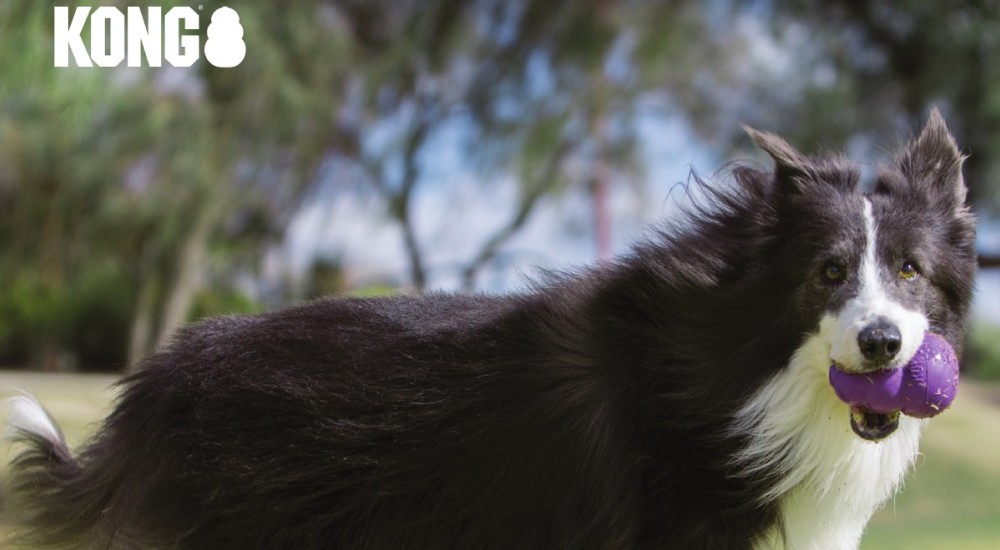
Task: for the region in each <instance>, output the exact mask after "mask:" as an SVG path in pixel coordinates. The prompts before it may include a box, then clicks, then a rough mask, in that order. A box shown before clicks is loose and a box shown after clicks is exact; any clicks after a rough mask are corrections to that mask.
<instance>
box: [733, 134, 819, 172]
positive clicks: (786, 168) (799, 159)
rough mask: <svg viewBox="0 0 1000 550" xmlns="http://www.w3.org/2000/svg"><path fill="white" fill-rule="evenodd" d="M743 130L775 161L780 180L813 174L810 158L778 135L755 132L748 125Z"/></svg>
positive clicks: (775, 169) (775, 168)
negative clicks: (784, 177) (785, 177)
mask: <svg viewBox="0 0 1000 550" xmlns="http://www.w3.org/2000/svg"><path fill="white" fill-rule="evenodd" d="M743 130H744V131H746V133H747V134H749V135H750V137H751V138H752V139H753V140H754V142H755V143H757V146H758V147H760V148H761V149H763V150H764V151H765V152H766V153H767V154H768V155H771V158H772V159H774V171H775V174H776V175H777V176H778V179H782V176H791V177H796V176H798V177H801V176H807V175H809V173H810V172H811V168H812V162H810V161H809V158H808V157H806V156H805V155H803V154H802V153H800V152H798V150H796V149H795V147H792V146H791V145H790V144H789V143H788V142H787V141H785V140H784V139H783V138H782V137H781V136H779V135H777V134H772V133H771V132H763V131H760V130H755V129H753V128H751V127H749V126H747V125H746V124H744V125H743Z"/></svg>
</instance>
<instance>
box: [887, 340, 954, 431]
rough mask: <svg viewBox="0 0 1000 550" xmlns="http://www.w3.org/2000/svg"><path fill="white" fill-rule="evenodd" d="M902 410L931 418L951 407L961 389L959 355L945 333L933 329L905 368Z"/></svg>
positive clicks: (910, 414) (909, 413)
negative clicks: (939, 334)
mask: <svg viewBox="0 0 1000 550" xmlns="http://www.w3.org/2000/svg"><path fill="white" fill-rule="evenodd" d="M903 370H904V371H905V372H904V373H903V374H904V376H903V386H902V392H901V401H900V407H899V408H900V410H902V411H903V414H907V415H909V416H915V417H917V418H930V417H932V416H935V415H937V414H939V413H940V412H941V411H943V410H945V409H947V408H948V406H949V405H951V402H952V401H954V400H955V394H957V393H958V357H957V356H956V355H955V350H954V349H952V347H951V345H950V344H949V343H948V342H947V341H946V340H945V339H944V338H942V337H940V336H938V335H937V334H931V333H930V332H928V333H926V334H925V335H924V341H923V342H922V343H921V344H920V348H919V349H917V353H916V354H914V355H913V359H911V360H910V362H909V363H907V365H906V367H904V369H903Z"/></svg>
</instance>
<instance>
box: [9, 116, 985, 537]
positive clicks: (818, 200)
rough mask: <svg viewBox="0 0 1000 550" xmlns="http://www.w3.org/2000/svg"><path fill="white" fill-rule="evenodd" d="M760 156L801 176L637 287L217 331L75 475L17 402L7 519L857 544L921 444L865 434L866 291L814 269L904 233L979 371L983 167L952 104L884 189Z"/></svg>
mask: <svg viewBox="0 0 1000 550" xmlns="http://www.w3.org/2000/svg"><path fill="white" fill-rule="evenodd" d="M752 133H753V135H754V137H755V139H757V141H758V143H760V144H761V146H762V147H763V148H764V149H765V150H767V151H768V152H769V153H770V154H771V155H772V157H774V159H775V162H776V169H775V171H774V172H765V171H761V170H757V169H752V168H737V169H735V171H734V172H733V181H734V185H733V187H732V188H731V189H728V190H719V189H714V190H713V189H712V188H706V191H707V194H708V196H709V197H710V199H711V205H710V206H709V207H704V208H701V209H698V211H697V212H696V213H694V214H693V215H692V216H691V218H690V220H689V221H687V222H685V223H683V224H676V226H675V227H673V228H664V229H661V230H659V231H658V232H656V233H655V234H654V235H653V236H652V237H651V238H650V239H649V240H647V241H646V242H644V243H641V244H639V245H638V246H636V247H635V248H634V249H633V250H632V251H631V252H630V253H629V254H626V255H625V256H623V257H621V258H619V259H618V260H617V261H614V262H612V263H610V264H606V265H600V266H596V267H593V268H590V269H586V270H582V271H579V272H576V273H571V274H565V275H561V276H554V277H552V278H550V279H547V280H546V281H545V282H544V283H541V284H539V285H537V286H536V287H535V288H534V289H533V290H532V291H530V292H528V293H525V294H523V295H514V296H503V297H490V296H454V295H444V294H431V295H427V296H419V297H417V296H414V297H397V298H386V299H340V300H332V299H331V300H321V301H316V302H312V303H308V304H305V305H302V306H298V307H294V308H291V309H287V310H284V311H278V312H274V313H268V314H264V315H259V316H253V317H226V318H217V319H212V320H208V321H205V322H202V323H200V324H197V325H194V326H192V327H189V328H187V329H185V330H183V331H181V332H180V333H179V334H178V335H177V336H176V337H175V338H174V340H173V342H172V343H171V344H170V345H169V346H167V347H166V348H165V349H163V350H162V351H160V352H159V353H157V354H156V355H154V356H152V357H150V358H149V359H148V360H146V361H145V362H144V364H143V365H142V367H141V369H139V370H138V372H137V373H136V374H134V375H132V376H130V377H128V378H126V379H125V380H124V381H123V382H122V394H121V396H120V399H119V401H118V403H117V406H116V408H115V409H114V411H113V412H112V414H111V415H110V417H109V418H108V419H107V421H106V422H105V424H104V425H103V427H102V428H101V429H100V432H99V433H98V434H97V435H96V436H95V437H94V438H93V439H92V440H91V442H90V443H89V444H87V445H86V446H84V447H83V448H82V449H81V450H80V451H79V452H78V453H77V454H76V456H75V457H74V456H73V455H72V454H71V453H70V451H69V449H68V448H67V447H66V444H65V442H64V441H63V438H62V436H61V434H60V433H59V431H58V428H56V427H55V425H54V423H53V422H52V421H51V419H50V418H48V416H47V415H46V414H45V413H44V411H43V409H41V407H40V406H39V405H38V404H37V403H36V402H34V401H33V400H31V399H30V398H28V397H22V398H19V401H17V402H15V403H14V406H15V412H16V413H17V414H16V416H15V418H14V419H13V420H12V421H11V422H10V424H11V426H12V428H13V430H14V433H15V435H16V438H17V439H19V440H20V441H22V442H24V443H27V445H28V447H27V450H26V451H24V452H23V453H22V454H21V455H20V456H19V457H18V458H17V459H16V460H15V462H14V467H13V482H12V484H11V486H10V487H9V489H10V491H9V492H8V496H9V501H8V508H7V511H8V513H9V514H10V515H11V516H13V517H15V519H16V520H17V521H18V522H19V523H18V524H19V525H20V526H21V527H22V528H23V529H22V530H21V531H20V533H21V536H22V539H20V540H22V541H26V542H29V543H32V544H38V545H42V546H49V547H72V548H183V549H199V548H205V549H209V548H212V549H218V548H241V549H250V548H269V549H273V548H295V549H308V548H324V549H335V548H344V549H355V548H358V549H360V548H365V549H376V548H378V549H382V548H384V549H405V548H423V549H429V548H434V549H439V548H462V549H489V548H496V549H512V548H517V549H532V548H538V549H554V548H595V549H598V548H599V549H610V548H720V549H740V548H751V547H754V546H757V547H759V548H764V547H772V545H773V546H775V547H776V546H780V545H783V544H786V545H787V546H788V547H791V548H796V549H799V548H824V549H827V548H853V547H856V545H857V543H858V540H859V537H860V535H861V531H862V530H863V528H864V524H865V523H866V522H867V520H868V517H869V516H870V514H871V513H872V511H874V509H875V507H877V506H878V505H879V504H880V503H881V502H883V501H884V500H885V499H886V498H887V497H888V496H889V495H891V493H892V492H893V491H894V490H895V488H896V486H897V485H898V483H899V482H900V479H901V477H902V475H903V473H904V472H905V471H906V469H907V468H908V466H909V464H910V463H911V462H912V460H913V456H914V455H915V453H916V450H917V449H916V445H917V440H918V437H919V429H920V422H918V421H915V420H912V419H904V420H905V421H904V422H901V424H900V427H899V429H898V430H897V433H894V434H892V435H890V436H889V437H887V438H886V439H885V440H883V441H881V442H870V441H865V440H862V439H861V438H859V437H857V436H855V435H854V434H853V433H852V432H851V428H850V426H849V423H848V410H847V406H846V405H843V404H841V403H839V402H837V401H836V398H835V397H834V394H833V392H832V389H830V387H829V385H828V384H827V383H826V381H825V378H824V376H825V373H826V368H827V367H828V366H829V364H830V361H831V353H832V352H831V345H832V344H831V339H832V338H834V336H831V335H833V334H834V333H836V332H837V330H838V329H837V328H836V327H837V326H839V325H837V319H839V318H840V317H838V315H840V312H842V311H845V310H846V309H848V305H847V304H850V303H853V302H851V300H852V299H855V300H856V299H857V298H856V296H857V295H858V292H860V291H858V290H857V288H861V287H858V285H862V286H863V284H862V283H860V282H855V280H854V278H850V277H849V278H847V279H845V282H844V284H843V285H840V286H836V287H833V286H830V285H826V286H824V285H823V284H820V283H819V282H817V281H818V278H817V276H816V273H817V272H818V271H819V270H820V269H821V266H822V265H823V261H824V260H826V259H827V258H828V257H829V256H830V254H831V253H832V252H831V251H839V252H838V253H840V254H841V256H840V257H843V258H846V259H845V260H844V261H845V262H846V263H845V266H846V267H847V269H848V270H850V266H853V265H855V264H856V263H857V262H860V261H861V260H860V258H861V257H862V256H861V250H862V249H863V248H864V247H863V246H862V245H863V244H864V242H865V241H864V239H865V238H866V237H865V235H866V234H867V235H874V234H875V231H876V227H875V224H876V223H877V225H878V231H879V232H880V233H879V239H880V240H879V243H882V242H883V239H884V241H885V242H891V243H894V244H892V245H891V246H889V247H888V248H885V249H884V250H886V251H888V252H885V254H884V255H885V256H886V258H889V257H891V256H892V253H894V252H891V251H894V250H896V249H899V250H903V249H905V252H906V253H907V254H917V255H918V256H919V257H920V260H921V267H922V270H923V271H922V274H923V279H922V281H921V282H920V283H919V284H920V285H921V286H920V287H919V289H918V288H917V287H915V286H911V287H905V288H904V287H899V288H900V289H902V290H893V289H892V288H890V289H889V290H886V292H887V293H888V295H890V296H894V297H896V298H898V301H900V303H902V304H904V306H905V307H906V308H909V309H907V311H910V310H912V311H918V312H919V313H920V314H921V315H923V316H924V317H925V318H926V320H927V328H930V329H931V330H934V331H935V332H939V333H941V334H942V335H944V336H945V338H947V339H948V341H949V342H950V343H951V344H952V345H953V346H954V347H955V348H956V349H958V350H960V349H961V345H962V340H963V333H964V330H965V319H966V315H967V312H968V306H969V300H970V297H971V289H972V279H973V274H974V266H975V253H974V248H973V246H974V242H973V241H974V226H973V222H972V219H971V216H970V215H969V213H968V210H967V207H966V206H965V203H964V185H963V183H962V180H961V173H960V170H961V160H962V157H961V155H960V154H959V152H958V150H957V148H956V147H955V144H954V141H953V140H952V139H951V137H950V135H949V134H948V132H947V129H946V128H945V126H944V122H943V120H941V118H940V116H939V115H938V114H937V113H936V111H935V112H934V113H932V116H931V120H930V122H929V123H928V125H927V127H926V128H925V130H924V131H923V133H922V134H921V136H920V137H919V138H918V139H916V140H915V141H914V142H913V143H912V144H910V146H909V147H908V148H907V149H906V150H905V151H904V152H903V153H902V154H901V155H900V157H899V158H898V159H897V161H895V162H894V163H893V165H892V166H890V167H888V168H886V169H885V170H884V171H883V172H882V173H880V175H879V177H878V182H877V184H876V187H875V189H874V191H872V192H871V193H868V194H864V193H863V192H862V191H861V190H860V188H859V183H858V180H859V176H858V171H857V170H856V168H854V167H853V165H851V164H850V163H849V162H847V161H846V160H843V159H839V158H832V159H810V158H806V157H804V156H802V155H800V154H798V153H797V152H795V151H794V149H791V147H790V146H788V144H787V143H785V142H784V141H782V140H780V138H777V137H776V136H773V135H770V134H765V133H760V132H752ZM865 205H867V206H865ZM866 224H867V225H866ZM890 225H892V227H890ZM866 227H867V233H865V231H866V229H865V228H866ZM854 245H857V246H854ZM868 246H870V247H875V246H876V243H870V244H869V245H868ZM878 246H880V247H882V246H883V245H882V244H879V245H878ZM886 246H888V245H886ZM892 247H896V248H892ZM869 250H872V252H871V253H870V254H869V256H870V257H875V256H876V254H875V252H874V248H870V249H869ZM879 251H880V252H879V253H878V255H879V257H881V256H882V255H883V254H882V252H881V251H883V248H879ZM855 260H856V261H855ZM852 262H854V263H852ZM859 269H861V268H859ZM893 288H895V287H893ZM852 289H855V290H852ZM893 293H895V294H893ZM817 372H819V374H817ZM844 506H848V507H854V509H842V507H844Z"/></svg>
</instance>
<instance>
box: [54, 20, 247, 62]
mask: <svg viewBox="0 0 1000 550" xmlns="http://www.w3.org/2000/svg"><path fill="white" fill-rule="evenodd" d="M54 16H55V20H54V26H53V33H52V37H53V55H54V58H53V61H54V65H55V66H56V67H68V66H69V65H70V62H69V59H70V54H72V57H73V60H74V61H75V62H76V66H77V67H92V66H94V65H97V66H98V67H117V66H119V65H120V64H121V63H122V61H125V64H126V65H127V66H129V67H141V66H142V65H143V63H142V60H143V57H145V59H146V63H147V65H148V66H150V67H159V66H160V65H161V63H162V61H164V60H165V61H166V62H167V63H170V64H171V65H173V66H174V67H190V66H191V65H193V64H194V62H195V61H197V60H198V54H199V51H198V50H199V38H198V35H197V34H194V33H193V32H192V31H197V30H198V28H199V20H198V14H197V13H196V12H195V11H194V10H193V9H192V8H189V7H186V6H177V7H173V8H170V9H169V10H167V12H166V13H165V14H164V13H163V12H162V9H161V8H159V7H149V8H146V13H145V17H144V16H143V13H142V9H141V8H137V7H128V8H127V10H126V12H125V13H122V11H121V10H120V9H118V8H116V7H112V6H101V7H99V8H97V9H95V10H93V12H91V8H90V7H88V6H83V7H79V8H75V9H74V11H73V17H72V19H71V18H70V13H69V8H68V7H65V6H56V7H55V8H54ZM88 23H89V24H90V48H89V50H88V48H87V45H86V44H85V43H84V40H83V35H84V32H83V30H84V26H85V25H87V24H88ZM161 45H162V49H161ZM246 53H247V46H246V43H244V42H243V26H242V25H241V24H240V16H239V14H237V13H236V10H234V9H232V8H227V7H223V8H219V9H217V10H215V12H214V13H213V14H212V22H211V23H210V24H209V25H208V40H207V41H206V42H205V58H206V59H207V60H208V62H209V63H211V64H212V65H215V66H216V67H226V68H228V67H235V66H237V65H239V64H240V63H241V62H242V61H243V58H244V57H246Z"/></svg>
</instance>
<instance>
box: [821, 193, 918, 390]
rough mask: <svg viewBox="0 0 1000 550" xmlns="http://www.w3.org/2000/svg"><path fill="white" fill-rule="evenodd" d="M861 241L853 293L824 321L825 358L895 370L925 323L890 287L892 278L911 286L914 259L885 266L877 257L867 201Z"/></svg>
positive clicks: (857, 368) (855, 367)
mask: <svg viewBox="0 0 1000 550" xmlns="http://www.w3.org/2000/svg"><path fill="white" fill-rule="evenodd" d="M864 222H865V243H864V249H863V251H862V253H861V259H860V261H859V262H857V264H859V265H860V270H859V272H858V274H857V280H858V282H857V285H856V289H857V290H856V295H855V296H853V297H852V298H850V299H849V300H848V301H847V303H845V304H844V305H843V307H842V308H841V309H840V311H838V312H836V313H834V314H832V317H833V322H832V323H830V324H829V326H830V329H831V330H832V334H830V335H829V337H830V344H831V348H830V359H831V360H832V361H833V362H834V363H836V364H837V365H838V367H840V368H841V369H843V370H845V371H849V372H865V371H871V370H876V369H881V368H897V367H901V366H903V365H905V364H906V363H908V362H909V361H910V359H912V358H913V355H914V354H915V353H916V351H917V348H918V347H920V343H921V342H922V341H923V337H924V332H925V331H926V330H927V329H928V327H929V322H928V320H927V316H926V315H925V314H924V313H923V312H922V311H919V310H913V309H910V308H907V307H906V306H904V305H903V304H901V303H900V302H899V301H898V300H897V299H895V298H894V297H893V296H892V295H891V294H890V291H889V289H890V288H892V285H891V280H883V279H891V278H896V277H898V278H900V279H901V280H903V281H906V282H908V283H911V284H916V283H917V281H918V280H919V278H920V272H919V267H918V265H917V263H916V261H915V260H912V259H904V260H902V261H901V262H900V265H898V266H897V265H894V264H887V263H886V262H884V261H882V259H881V258H879V257H878V254H877V251H878V249H879V246H878V244H879V242H878V239H879V233H878V225H877V223H876V221H875V215H874V213H873V212H872V203H871V201H869V200H868V199H865V200H864Z"/></svg>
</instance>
